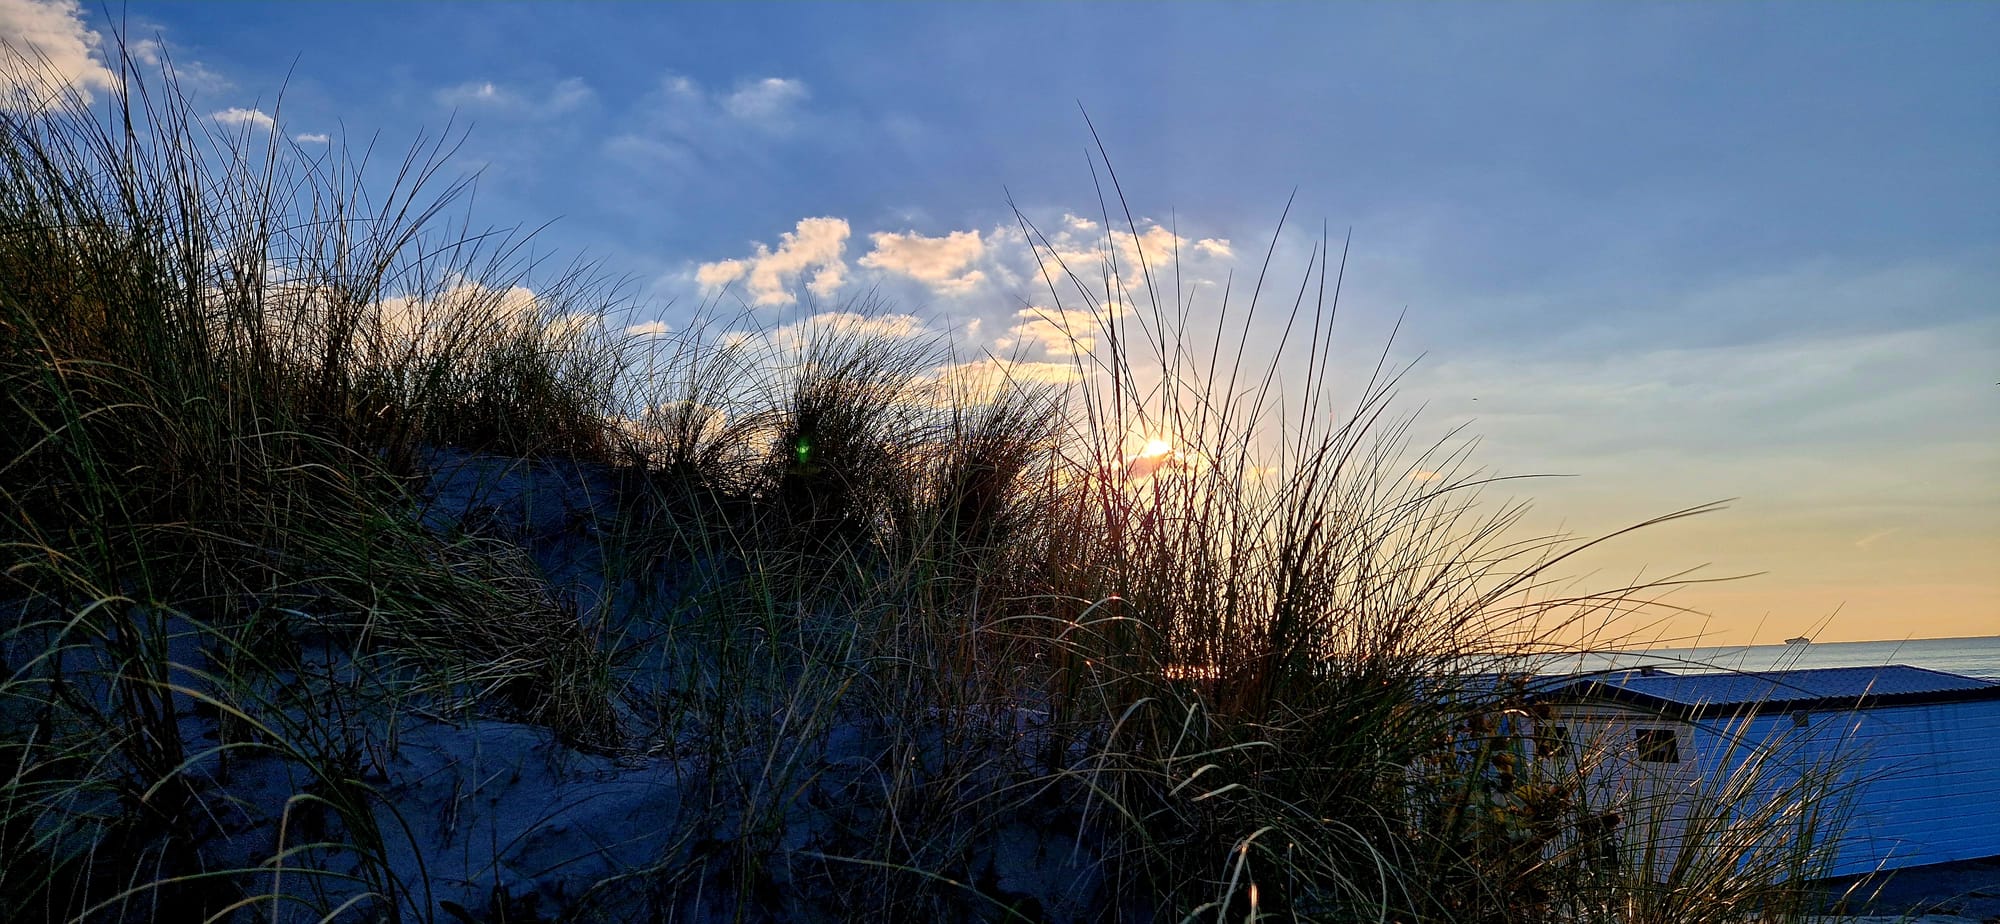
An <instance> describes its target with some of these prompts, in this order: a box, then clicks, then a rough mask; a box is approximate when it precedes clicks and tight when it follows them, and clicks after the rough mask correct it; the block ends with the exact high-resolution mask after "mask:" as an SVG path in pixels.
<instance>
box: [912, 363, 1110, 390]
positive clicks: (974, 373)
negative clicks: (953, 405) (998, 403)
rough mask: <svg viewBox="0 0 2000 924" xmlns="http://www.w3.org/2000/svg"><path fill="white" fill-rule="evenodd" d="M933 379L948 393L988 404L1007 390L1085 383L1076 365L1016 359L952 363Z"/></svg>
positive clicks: (937, 371)
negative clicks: (988, 401)
mask: <svg viewBox="0 0 2000 924" xmlns="http://www.w3.org/2000/svg"><path fill="white" fill-rule="evenodd" d="M932 376H933V378H934V379H935V380H936V382H937V383H938V385H939V386H941V387H942V388H944V389H945V390H946V391H947V392H949V393H952V394H956V395H961V396H964V397H965V398H966V399H967V400H971V401H985V400H989V399H991V398H992V397H993V396H994V395H996V394H998V393H999V392H1000V389H1001V388H1002V387H1004V386H1008V385H1013V386H1015V387H1032V386H1067V385H1073V384H1075V383H1077V382H1080V381H1082V380H1083V371H1082V370H1081V369H1079V368H1077V366H1076V364H1075V363H1066V362H1035V361H1025V360H1015V359H996V358H990V357H989V358H986V359H976V360H972V361H970V362H962V363H950V364H947V365H943V366H939V367H938V368H937V369H935V370H932Z"/></svg>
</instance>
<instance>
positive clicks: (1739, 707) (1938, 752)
mask: <svg viewBox="0 0 2000 924" xmlns="http://www.w3.org/2000/svg"><path fill="white" fill-rule="evenodd" d="M1542 689H1543V691H1544V692H1543V693H1542V694H1541V695H1540V696H1539V697H1538V698H1539V699H1540V700H1541V701H1542V702H1543V703H1544V708H1542V709H1541V710H1539V712H1540V713H1541V715H1542V716H1543V718H1542V719H1541V721H1540V724H1541V725H1542V727H1541V728H1539V729H1538V730H1537V734H1536V738H1537V741H1538V751H1539V752H1540V753H1539V754H1538V757H1539V758H1540V759H1541V760H1543V761H1546V762H1550V763H1556V764H1565V765H1567V766H1569V767H1573V768H1575V769H1577V770H1580V771H1581V772H1583V773H1584V774H1585V776H1586V779H1587V780H1588V782H1589V790H1588V791H1589V793H1590V798H1591V799H1592V800H1593V801H1594V802H1595V804H1596V806H1597V807H1599V808H1601V809H1602V810H1603V811H1606V812H1613V813H1617V817H1618V818H1619V819H1620V823H1621V825H1622V826H1623V828H1624V832H1623V834H1624V841H1625V842H1626V843H1637V844H1646V845H1649V846H1650V848H1651V851H1652V853H1651V855H1650V856H1649V857H1648V862H1650V863H1651V864H1652V866H1653V867H1654V869H1655V870H1665V869H1668V868H1670V867H1671V866H1672V864H1673V862H1674V859H1675V857H1676V855H1677V854H1678V852H1679V851H1680V850H1681V849H1682V848H1683V847H1685V846H1687V845H1691V844H1696V843H1701V844H1705V845H1706V846H1707V847H1708V848H1710V849H1711V851H1712V850H1713V849H1715V847H1716V845H1717V844H1718V843H1721V842H1723V841H1726V840H1729V839H1737V840H1738V847H1732V848H1725V849H1738V848H1740V843H1741V839H1742V838H1744V837H1746V836H1749V837H1765V838H1769V839H1770V843H1769V844H1767V845H1765V847H1766V848H1767V849H1776V850H1782V849H1787V845H1797V844H1801V843H1808V842H1809V840H1808V839H1812V838H1825V837H1829V836H1836V832H1837V836H1838V838H1839V840H1838V843H1837V845H1836V846H1835V849H1834V852H1833V854H1832V856H1833V860H1832V866H1831V868H1830V869H1827V870H1826V871H1825V873H1824V874H1825V875H1847V874H1850V873H1860V872H1868V871H1871V870H1876V869H1896V868H1900V867H1906V866H1917V865H1923V864H1930V863H1943V862H1949V861H1955V860H1967V859H1977V858H1982V857H1990V856H1996V855H2000V683H1993V682H1991V681H1986V680H1979V679H1976V678H1972V677H1962V676H1959V675H1956V674H1947V673H1943V672H1940V671H1934V670H1926V669H1923V668H1917V667H1906V666H1895V665H1892V666H1883V667H1839V668H1819V669H1810V670H1774V671H1757V672H1735V673H1675V672H1669V671H1665V670H1660V669H1654V668H1647V669H1640V670H1625V671H1615V672H1608V673H1603V674H1598V675H1592V676H1584V677H1576V678H1571V679H1569V680H1567V681H1562V682H1556V683H1549V682H1548V681H1547V678H1544V679H1543V686H1542ZM1813 791H1820V792H1824V793H1826V794H1827V795H1828V796H1830V798H1827V797H1821V798H1803V796H1805V795H1806V794H1808V793H1809V792H1813Z"/></svg>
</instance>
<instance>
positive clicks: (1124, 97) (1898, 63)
mask: <svg viewBox="0 0 2000 924" xmlns="http://www.w3.org/2000/svg"><path fill="white" fill-rule="evenodd" d="M51 10H53V12H50V11H51ZM113 15H115V16H118V17H121V18H122V19H123V21H124V23H125V24H126V28H127V30H128V32H129V35H130V36H131V37H133V38H135V39H136V38H158V39H159V40H161V41H162V42H163V43H164V45H165V47H167V48H168V49H169V50H170V52H171V54H172V56H173V58H174V60H176V61H177V62H179V64H180V67H181V71H182V76H183V82H184V84H186V85H187V86H188V88H189V89H191V90H192V91H194V92H195V93H196V94H197V97H198V102H199V103H200V104H201V105H202V107H203V108H204V111H209V112H218V113H219V112H224V111H227V110H229V109H231V108H236V109H240V110H246V111H247V110H255V111H258V112H262V113H265V114H276V115H277V116H278V119H279V121H278V124H277V128H278V129H279V130H282V131H284V132H286V133H287V134H289V135H299V136H308V137H309V136H313V135H327V136H330V139H331V141H332V142H334V143H338V142H340V141H343V140H344V141H345V142H346V143H348V144H349V145H357V144H362V143H366V140H367V139H368V138H369V137H371V136H374V135H376V134H377V133H379V134H380V137H381V139H382V142H383V143H384V144H385V145H387V146H389V147H390V148H392V149H393V148H395V147H397V146H398V145H400V144H403V143H406V142H407V140H408V139H409V138H410V137H412V136H413V134H414V133H415V132H417V131H419V130H422V129H430V130H433V131H435V130H438V129H441V128H442V127H444V126H445V124H446V122H447V120H455V122H454V124H456V125H458V126H460V127H468V128H469V135H468V137H467V139H466V141H465V144H464V147H463V148H462V150H461V153H460V158H459V161H458V163H460V164H461V165H462V166H463V167H464V168H465V169H468V170H471V169H477V170H479V171H481V175H480V181H479V186H478V201H477V208H476V216H477V217H478V219H479V220H480V221H481V222H483V223H491V224H496V225H514V224H525V225H530V226H533V225H539V224H541V223H543V222H546V221H549V220H551V219H556V220H557V221H556V223H555V224H554V225H552V226H551V227H549V228H547V229H546V230H544V231H543V232H542V234H541V237H540V244H541V246H543V247H544V248H546V249H549V250H553V251H557V252H560V253H562V254H568V255H574V254H579V253H580V254H584V255H587V256H591V257H595V258H597V259H599V260H601V261H602V262H603V264H604V266H605V267H606V268H607V269H608V270H610V271H611V272H614V273H616V274H620V275H627V276H629V277H630V278H631V279H632V280H633V283H634V287H635V289H636V290H637V291H638V293H639V294H640V295H642V296H643V297H644V298H645V299H646V300H647V304H648V306H649V307H647V308H645V309H644V311H646V312H647V317H646V318H642V319H641V320H644V319H657V320H659V321H661V322H663V323H665V324H668V325H673V324H676V323H678V322H680V321H682V320H684V319H685V315H686V312H687V311H688V309H689V307H690V306H692V305H695V304H698V303H700V302H701V301H702V300H703V299H704V298H711V297H716V296H717V294H718V293H721V297H723V298H725V299H740V300H742V301H744V302H748V303H752V304H753V305H754V304H755V303H757V302H763V304H762V305H761V306H758V307H754V308H753V309H752V310H756V311H762V312H768V313H770V314H771V315H772V316H773V317H780V316H783V315H784V313H785V312H793V313H796V312H799V311H802V310H805V309H804V308H802V307H801V306H802V305H805V304H807V302H806V301H805V300H804V299H803V295H804V294H805V293H804V291H803V290H805V289H807V288H809V287H812V286H814V285H815V282H817V283H818V288H819V293H820V295H821V296H823V297H821V298H820V299H819V303H820V304H822V305H832V304H837V303H838V302H839V301H840V300H841V299H843V298H846V297H850V296H852V295H854V294H856V293H858V292H861V291H864V290H868V289H871V288H872V289H873V290H875V291H877V292H879V293H881V294H883V295H885V296H887V297H888V298H889V299H890V300H891V301H892V302H893V303H894V305H895V306H896V310H899V311H907V312H911V313H915V314H917V315H919V316H921V317H922V318H924V319H925V320H924V323H925V324H927V325H933V326H936V327H939V328H943V327H955V328H957V329H958V330H959V331H960V333H961V336H964V337H965V338H966V339H967V340H968V341H969V342H974V343H989V344H990V343H995V342H1009V341H1017V342H1027V343H1029V344H1030V345H1031V346H1032V345H1033V341H1034V336H1035V333H1036V332H1035V331H1032V330H1028V331H1022V330H1019V329H1018V327H1020V326H1021V325H1022V324H1023V322H1022V321H1021V320H1020V319H1019V317H1018V316H1017V312H1018V311H1019V310H1021V309H1022V308H1023V307H1024V306H1028V305H1034V304H1041V303H1043V302H1046V295H1047V293H1046V291H1045V290H1041V291H1037V290H1036V289H1035V287H1034V286H1033V285H1032V283H1033V281H1034V280H1033V278H1032V274H1031V273H1026V272H1024V271H1023V270H1024V264H1023V263H1022V262H1021V258H1022V254H1023V252H1022V249H1021V247H1020V245H1019V242H1018V241H1013V240H1010V239H1009V238H1008V236H1007V235H1008V232H1007V229H1009V228H1010V227H1011V225H1012V219H1011V213H1010V212H1009V209H1008V206H1007V196H1008V195H1009V194H1011V195H1012V197H1013V199H1014V201H1016V202H1018V203H1019V204H1020V205H1021V206H1022V208H1023V209H1024V211H1026V212H1027V213H1028V214H1029V215H1030V216H1032V217H1035V218H1036V220H1037V221H1038V222H1043V223H1046V224H1047V225H1048V227H1050V228H1052V229H1062V228H1066V227H1071V226H1070V225H1068V224H1066V219H1065V218H1064V216H1065V215H1074V216H1077V217H1079V218H1081V219H1101V218H1102V216H1101V215H1100V214H1099V212H1098V206H1097V201H1096V198H1095V195H1094V193H1093V191H1092V185H1091V176H1090V173H1089V169H1088V166H1087V160H1086V150H1087V148H1088V146H1089V145H1090V143H1091V140H1090V134H1089V132H1088V130H1087V129H1086V128H1085V126H1084V124H1083V121H1082V118H1081V117H1080V116H1079V104H1081V106H1082V107H1084V108H1087V109H1088V111H1089V113H1090V117H1091V119H1092V120H1094V122H1095V123H1096V125H1097V127H1098V129H1099V131H1100V133H1101V135H1102V137H1103V140H1104V143H1105V145H1106V147H1107V148H1108V150H1109V152H1110V155H1111V158H1112V161H1113V164H1114V165H1115V167H1116V168H1117V170H1118V175H1119V180H1120V181H1121V183H1122V185H1123V188H1124V189H1125V191H1126V193H1127V194H1128V196H1129V198H1130V200H1131V203H1132V206H1133V208H1134V211H1135V213H1137V214H1138V215H1140V216H1142V217H1143V218H1148V219H1152V220H1154V221H1156V222H1160V223H1169V222H1171V223H1172V226H1173V227H1174V228H1175V229H1177V230H1178V233H1179V235H1180V237H1181V238H1183V239H1184V242H1185V243H1184V245H1183V248H1184V253H1185V254H1187V255H1188V258H1189V269H1190V274H1191V275H1192V276H1194V277H1197V278H1205V279H1215V278H1219V277H1220V276H1221V275H1222V274H1224V273H1227V272H1228V271H1230V270H1231V269H1234V270H1235V271H1236V272H1238V273H1239V274H1243V273H1249V272H1254V270H1255V262H1256V259H1257V258H1258V257H1259V256H1260V255H1261V252H1262V249H1263V247H1264V244H1265V242H1266V241H1267V240H1268V238H1269V236H1270V235H1271V232H1272V230H1273V225H1274V223H1275V221H1276V219H1277V216H1278V214H1279V212H1280V210H1281V209H1282V208H1283V206H1284V203H1285V201H1286V198H1287V197H1288V196H1289V195H1291V194H1292V192H1293V190H1294V189H1296V190H1297V192H1298V200H1297V204H1296V206H1295V208H1294V212H1293V217H1294V220H1295V221H1298V222H1299V225H1298V230H1299V231H1300V232H1301V233H1300V235H1299V236H1295V237H1292V238H1288V239H1286V240H1285V241H1284V242H1282V243H1281V245H1280V247H1279V252H1278V266H1279V267H1280V271H1279V274H1278V277H1279V278H1288V277H1287V276H1286V275H1285V273H1286V271H1287V270H1291V271H1292V275H1291V276H1290V277H1289V278H1292V279H1295V278H1296V267H1298V266H1299V265H1300V262H1301V260H1302V259H1303V256H1304V254H1305V252H1306V250H1307V249H1308V248H1309V247H1310V246H1311V240H1310V237H1311V235H1312V234H1313V233H1315V232H1316V229H1317V228H1318V226H1319V224H1320V222H1321V221H1325V222H1327V223H1329V224H1330V226H1331V227H1332V228H1333V231H1334V233H1335V235H1336V236H1338V235H1339V234H1342V233H1345V231H1346V230H1347V229H1350V228H1351V229H1352V232H1353V240H1354V252H1353V258H1352V260H1351V261H1350V266H1349V273H1348V281H1349V288H1348V290H1347V293H1346V294H1347V298H1346V299H1345V300H1344V301H1343V307H1342V311H1343V314H1344V319H1343V321H1342V323H1343V324H1344V325H1347V327H1348V330H1347V331H1346V333H1345V334H1344V335H1343V342H1344V343H1347V344H1351V347H1352V349H1353V350H1354V351H1355V355H1356V356H1357V357H1358V356H1365V355H1368V354H1370V353H1372V352H1373V351H1375V350H1377V349H1379V348H1380V347H1381V345H1382V342H1383V338H1384V337H1386V335H1387V331H1388V329H1389V327H1390V325H1392V324H1393V323H1394V321H1395V319H1396V317H1397V315H1398V313H1400V312H1403V311H1405V310H1407V320H1406V321H1405V324H1404V327H1403V331H1402V333H1401V334H1400V335H1399V337H1398V340H1397V341H1396V345H1395V347H1394V351H1395V354H1396V355H1397V356H1399V357H1401V358H1405V359H1414V358H1416V357H1418V356H1419V355H1420V354H1421V355H1422V356H1423V359H1422V362H1421V363H1420V364H1419V365H1418V367H1417V369H1416V371H1415V372H1414V373H1413V374H1412V377H1411V379H1410V382H1409V385H1408V388H1407V389H1406V398H1407V400H1408V402H1409V404H1410V406H1412V407H1415V406H1418V405H1421V406H1422V407H1423V408H1424V411H1423V414H1424V417H1423V419H1424V420H1425V421H1426V425H1427V426H1432V427H1434V428H1436V429H1438V430H1442V429H1443V428H1446V427H1449V426H1452V425H1456V424H1460V423H1466V422H1470V423H1471V430H1472V431H1473V432H1476V433H1479V434H1481V435H1482V438H1483V442H1482V445H1481V447H1480V450H1479V454H1478V456H1477V459H1478V460H1479V461H1480V462H1482V463H1483V464H1485V465H1487V466H1489V467H1491V468H1494V469H1496V470H1499V471H1509V472H1521V471H1529V472H1562V473H1570V474H1574V475H1577V476H1578V477H1576V478H1570V479H1563V480H1561V481H1550V482H1540V483H1531V484H1529V485H1528V486H1524V487H1522V488H1521V489H1520V490H1521V492H1522V493H1523V494H1524V495H1528V494H1531V495H1533V496H1535V497H1536V498H1538V501H1537V505H1536V513H1535V515H1534V517H1535V518H1537V519H1536V522H1537V523H1541V524H1545V525H1547V526H1549V527H1551V528H1553V527H1555V526H1558V525H1560V526H1562V527H1565V528H1571V529H1576V530H1580V531H1584V532H1593V531H1602V530H1605V529H1610V528H1615V527H1617V526H1619V525H1623V524H1624V523H1627V522H1632V521H1636V520H1638V519H1642V518H1644V517H1646V516H1649V515H1652V514H1656V513H1661V512H1664V511H1666V510H1670V509H1674V508H1677V507H1680V506H1686V505H1690V504H1694V503H1699V502H1702V501H1707V500H1714V499H1719V498H1724V497H1740V498H1742V500H1741V501H1739V502H1738V503H1737V504H1736V506H1735V507H1734V508H1733V509H1732V510H1731V511H1730V512H1728V513H1725V514H1721V515H1718V516H1713V517H1708V518H1704V519H1702V520H1699V521H1696V522H1692V523H1689V524H1684V525H1680V526H1675V527H1670V528H1667V529H1662V530H1657V531H1653V532H1649V533H1646V534H1644V535H1642V536H1640V537H1638V538H1635V539H1634V540H1633V541H1631V542H1627V543H1623V544H1621V545H1620V546H1619V547H1618V548H1616V549H1615V550H1613V551H1611V552H1607V553H1606V554H1604V555H1601V556H1598V557H1597V558H1595V559H1593V560H1592V567H1595V568H1597V569H1600V570H1599V575H1600V576H1602V577H1604V578H1605V579H1606V580H1609V581H1622V580H1626V579H1629V578H1631V577H1632V576H1634V575H1637V574H1646V575H1657V574H1660V573H1664V572H1667V571H1676V570H1680V569H1681V568H1685V567H1689V566H1694V565H1701V564H1704V563H1709V564H1711V565H1712V568H1711V570H1710V572H1705V573H1714V574H1717V575H1720V574H1725V573H1740V572H1749V571H1763V572H1768V573H1767V574H1766V575H1765V576H1764V577H1760V578H1756V579H1754V580H1750V581H1744V582H1737V583H1732V584H1728V585H1721V586H1717V587H1710V588H1698V589H1694V590H1692V591H1690V592H1689V593H1687V594H1685V595H1684V596H1683V597H1677V598H1676V600H1677V601H1678V602H1681V603H1684V604H1686V605H1689V606H1693V607H1698V608H1702V609H1706V610H1709V611H1712V612H1713V613H1714V614H1715V615H1714V617H1713V618H1712V619H1708V620H1705V621H1699V620H1682V621H1680V622H1677V623H1675V624H1674V625H1673V626H1671V627H1669V631H1670V632H1671V633H1673V634H1677V635H1685V634H1688V633H1692V632H1704V633H1706V634H1707V637H1708V638H1710V639H1713V640H1718V641H1729V642H1740V641H1748V640H1750V639H1751V637H1752V636H1753V634H1754V635H1755V636H1756V637H1757V638H1758V639H1760V640H1769V639H1774V638H1783V637H1785V636H1788V635H1792V634H1797V633H1798V632H1800V631H1805V630H1806V629H1808V628H1812V629H1815V630H1816V631H1815V633H1809V634H1819V635H1821V636H1822V637H1826V638H1879V637H1887V638H1895V637H1903V636H1908V635H1916V636H1935V635H1964V634H1994V633H2000V567H1996V566H1995V565H1994V563H1995V562H2000V387H1996V385H1995V383H1996V382H2000V207H1996V206H2000V64H1996V58H1995V56H1994V55H1993V54H1992V48H1993V47H1994V44H1995V41H1996V39H2000V6H1996V5H1993V4H1937V5H1927V4H1838V5H1833V4H1827V5H1817V4H1814V5H1786V4H1758V5H1715V4H1674V5H1660V6H1648V5H1638V4H1619V5H1599V6H1582V5H1570V4H1535V5H1500V4H1482V5H1475V6H1458V5H1450V4H1412V5H1387V4H1384V5H1359V4H1356V5H1344V4H1278V5H1269V6H1213V5H1200V4H1166V5H1143V6H1141V5H1120V4H1088V5H1074V6H1070V5H1015V4H1007V5H973V4H929V5H927V4H889V5H880V6H870V5H803V4H786V5H778V6H760V5H749V4H728V5H722V4H715V5H709V4H701V5H678V4H673V5H669V4H636V3H631V4H611V5H589V4H578V3H564V4H549V5H530V4H521V5H515V4H461V3H450V4H436V5H425V4H399V5H385V4H369V5H336V4H316V3H296V4H272V5H262V6H249V5H243V4H201V3H194V4H179V3H133V4H131V5H130V6H129V7H125V8H123V9H122V10H119V11H116V12H115V13H114V14H113ZM50 17H54V18H50ZM58 21H61V22H70V23H74V24H75V28H76V29H77V30H83V31H81V32H78V33H76V34H78V35H82V36H83V39H82V40H83V41H84V42H85V45H87V42H88V33H90V32H96V33H100V34H102V33H105V32H107V31H108V30H109V29H110V28H111V26H112V23H111V22H109V21H108V20H107V19H106V18H105V14H104V13H103V12H102V11H100V10H95V9H90V10H84V9H80V8H77V7H74V6H71V7H68V8H63V7H61V6H56V7H49V6H47V5H45V4H38V3H35V2H33V0H0V28H13V29H14V33H11V34H22V33H21V32H20V30H21V29H22V28H24V27H23V25H22V24H24V23H50V22H58ZM78 66H79V67H82V66H83V65H78ZM281 88H282V90H283V97H282V109H280V107H279V105H278V103H279V98H280V97H279V94H280V89H281ZM239 123H240V120H239ZM252 127H253V128H254V127H255V126H252ZM317 143H318V142H316V141H309V142H306V143H304V145H303V147H304V148H308V149H309V148H311V147H313V146H314V145H315V144H317ZM809 219H820V220H823V221H820V222H818V223H807V224H801V222H802V221H806V220H809ZM1148 227H1150V226H1148ZM1074 230H1075V233H1076V234H1077V235H1078V238H1079V239H1081V238H1082V237H1083V236H1085V235H1086V234H1087V233H1088V231H1087V229H1085V228H1084V227H1083V224H1082V222H1078V223H1076V224H1075V225H1074ZM787 233H790V234H792V235H793V236H794V237H793V241H794V243H793V245H792V246H791V247H790V249H787V247H786V245H785V243H784V238H782V237H781V236H782V235H785V234H787ZM1160 233H1162V234H1164V233H1165V232H1164V231H1161V232H1160ZM954 234H956V235H957V237H953V235H954ZM974 235H976V236H977V237H976V238H975V237H974ZM1204 241H1206V242H1209V246H1208V247H1207V248H1206V249H1203V250H1199V251H1198V250H1197V249H1196V248H1197V245H1198V244H1200V242H1204ZM1225 242H1226V243H1225ZM760 247H761V248H762V249H760ZM732 260H733V261H740V262H738V263H730V262H728V261H732ZM1025 266H1032V263H1031V262H1030V263H1028V264H1025ZM760 267H761V268H762V269H763V270H764V271H765V272H764V274H763V276H761V277H760V276H759V275H758V272H757V270H758V269H759V268H760ZM829 267H833V269H832V270H831V271H829ZM704 268H706V269H704ZM760 278H761V279H762V280H763V282H762V283H761V285H762V288H759V286H760V282H759V279H760ZM704 281H707V282H711V283H714V282H717V281H726V282H727V284H728V287H727V288H720V287H718V286H715V285H708V286H704V284H703V283H704ZM975 319H977V320H978V322H979V326H978V327H977V328H976V329H975V330H973V331H972V332H970V333H968V332H967V331H968V325H969V324H971V322H972V321H974V320H975ZM1016 345H1017V346H1018V343H1017V344H1016ZM1474 399H1477V400H1476V401H1475V400H1474ZM1836 612H1837V615H1834V614H1836Z"/></svg>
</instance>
